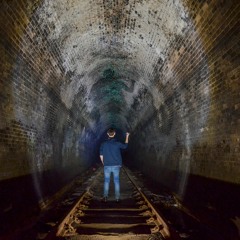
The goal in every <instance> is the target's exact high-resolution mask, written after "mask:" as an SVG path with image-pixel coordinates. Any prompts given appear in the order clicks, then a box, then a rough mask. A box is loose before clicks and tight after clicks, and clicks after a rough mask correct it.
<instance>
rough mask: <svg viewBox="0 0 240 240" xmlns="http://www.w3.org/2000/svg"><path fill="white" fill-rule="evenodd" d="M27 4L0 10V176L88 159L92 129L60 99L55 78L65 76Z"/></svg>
mask: <svg viewBox="0 0 240 240" xmlns="http://www.w3.org/2000/svg"><path fill="white" fill-rule="evenodd" d="M31 4H33V3H28V4H27V5H26V3H24V4H23V3H22V2H21V1H12V2H10V3H5V4H3V10H2V12H1V56H3V61H1V73H2V76H1V79H0V85H1V121H0V126H1V127H0V141H1V144H0V148H1V151H0V162H1V175H0V179H1V180H2V179H9V178H13V177H18V176H22V175H27V174H30V173H35V172H42V171H47V170H51V169H54V168H64V167H65V168H67V167H74V166H76V167H79V169H80V168H81V169H82V167H84V166H85V167H87V166H89V165H90V164H91V159H89V157H90V156H91V151H90V152H86V148H88V149H89V148H90V149H91V146H93V145H94V142H93V144H89V141H90V140H91V139H92V138H93V135H92V133H91V129H90V128H89V126H88V124H87V122H86V121H85V120H82V118H81V113H80V112H73V111H72V110H70V109H68V108H67V107H66V106H65V104H64V103H63V102H62V100H61V97H60V92H59V88H58V85H57V83H58V82H59V81H63V80H65V79H67V78H68V76H66V75H65V74H64V70H63V68H62V62H61V61H60V60H59V55H60V53H59V49H58V48H57V46H56V45H54V44H50V43H49V42H48V41H47V32H46V31H44V30H42V29H40V27H39V23H38V22H37V19H36V18H35V17H34V15H33V13H34V9H35V8H37V7H38V5H37V2H36V3H35V4H36V5H34V4H33V5H31ZM79 123H80V124H79ZM84 128H86V130H84ZM83 133H84V134H83ZM91 141H92V140H91Z"/></svg>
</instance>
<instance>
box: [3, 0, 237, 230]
mask: <svg viewBox="0 0 240 240" xmlns="http://www.w3.org/2000/svg"><path fill="white" fill-rule="evenodd" d="M0 21H1V24H0V28H1V32H0V34H1V37H0V55H1V64H0V73H1V78H0V91H1V94H0V99H1V101H0V196H1V197H0V209H1V215H2V216H3V218H4V219H5V217H6V216H8V215H11V216H12V218H14V219H18V226H19V224H20V225H21V224H23V222H21V221H19V219H20V220H22V219H24V218H27V217H30V216H31V214H32V212H33V209H34V211H35V212H36V211H38V209H39V208H41V207H43V206H44V204H47V200H48V198H49V197H51V196H53V195H54V194H56V193H57V192H58V191H59V190H60V189H62V188H63V187H64V186H65V185H66V184H68V183H69V182H70V181H71V180H72V179H73V178H74V177H75V176H77V175H78V174H79V173H82V172H84V171H85V170H86V169H89V167H91V166H93V165H94V164H100V161H99V159H98V148H99V144H100V143H101V141H102V140H103V138H104V136H105V133H106V130H107V129H108V128H109V127H114V128H116V129H117V130H118V134H119V136H120V137H123V136H124V133H125V132H126V131H129V132H130V133H131V136H130V143H129V147H128V151H127V153H126V156H125V160H124V161H125V162H124V163H125V164H126V165H128V166H130V167H131V168H133V169H138V170H140V171H142V172H143V174H144V175H146V176H147V177H149V179H151V180H152V181H153V182H154V183H156V184H159V186H164V187H166V188H167V189H169V191H171V192H173V193H175V194H176V196H178V198H179V199H181V201H182V203H183V204H184V205H185V206H187V207H188V208H189V209H191V210H193V211H195V214H196V215H197V216H198V217H199V218H200V217H202V219H207V220H206V221H208V220H209V219H211V220H212V222H214V219H215V218H218V217H222V218H224V219H225V221H227V222H228V223H229V224H232V225H233V226H234V227H235V228H236V229H238V230H239V229H240V204H239V203H240V185H239V184H240V79H239V77H240V74H239V72H240V64H239V63H240V55H239V54H240V2H239V1H238V0H101V1H100V0H95V1H93V0H91V1H90V0H78V1H77V0H65V1H64V0H54V1H51V0H2V1H1V8H0ZM40 203H41V204H40ZM13 212H14V213H16V212H17V214H15V215H14V214H13ZM13 216H14V217H13ZM3 218H2V219H3ZM7 219H8V218H7ZM9 219H10V217H9ZM1 221H2V220H1ZM11 221H13V220H11ZM13 225H14V221H13ZM218 227H219V226H218ZM224 227H225V225H224V226H221V228H224ZM239 231H240V230H239Z"/></svg>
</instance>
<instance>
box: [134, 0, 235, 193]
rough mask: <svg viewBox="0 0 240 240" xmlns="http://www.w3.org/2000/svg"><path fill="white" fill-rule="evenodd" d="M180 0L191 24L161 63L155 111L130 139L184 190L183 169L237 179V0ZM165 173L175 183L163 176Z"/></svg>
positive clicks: (150, 164) (145, 162) (157, 174)
mask: <svg viewBox="0 0 240 240" xmlns="http://www.w3.org/2000/svg"><path fill="white" fill-rule="evenodd" d="M185 5H186V6H187V8H188V9H189V17H190V18H192V19H193V22H192V24H193V26H192V28H189V29H188V30H187V31H186V35H185V37H184V38H182V39H179V40H178V41H176V42H175V43H174V44H173V46H172V51H171V52H170V54H169V58H168V60H167V61H165V63H164V65H163V67H162V70H161V75H160V78H159V80H160V83H161V84H162V83H164V82H167V83H168V84H167V85H165V86H164V85H163V84H162V85H161V88H160V89H161V91H163V93H164V96H165V102H164V104H163V105H162V107H161V108H160V109H159V110H160V111H159V114H160V117H159V118H158V117H157V115H158V114H157V113H156V114H155V115H153V116H152V117H150V118H149V119H146V124H145V125H143V126H142V125H140V126H139V129H138V133H137V134H136V136H134V139H133V142H134V141H136V142H137V144H135V143H133V145H135V150H134V153H133V154H136V155H137V157H136V159H138V161H139V160H140V161H141V164H140V165H141V166H142V169H147V171H148V173H149V174H151V176H154V178H155V179H158V180H159V179H161V182H162V183H163V184H168V183H169V185H171V186H172V187H173V186H174V188H175V189H176V191H178V192H179V193H180V194H183V195H184V189H185V184H187V180H188V175H189V174H193V175H199V176H204V177H207V178H212V179H218V180H222V181H227V182H232V183H238V184H239V183H240V178H239V176H240V172H239V171H240V161H239V156H240V138H239V133H240V132H239V131H240V125H239V99H240V93H239V92H240V91H239V90H240V84H239V83H240V82H239V53H240V51H239V37H240V32H239V11H240V9H239V4H237V2H235V3H234V1H225V2H224V3H223V4H219V2H218V1H206V2H205V1H201V2H198V1H192V2H189V3H188V2H185ZM193 29H195V30H193ZM170 70H171V76H170V79H169V77H168V75H169V71H170ZM168 79H169V80H168ZM141 124H142V123H141ZM166 129H167V130H168V131H167V132H166ZM137 139H142V140H140V141H137ZM139 149H141V150H139ZM156 168H157V169H159V170H158V171H156V170H155V169H156ZM172 174H174V175H177V176H178V177H176V178H175V180H174V181H175V183H173V182H174V181H173V179H171V180H169V181H166V180H167V179H169V178H174V177H173V175H172Z"/></svg>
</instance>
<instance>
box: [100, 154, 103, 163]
mask: <svg viewBox="0 0 240 240" xmlns="http://www.w3.org/2000/svg"><path fill="white" fill-rule="evenodd" d="M100 159H101V162H102V164H103V165H104V163H103V155H100Z"/></svg>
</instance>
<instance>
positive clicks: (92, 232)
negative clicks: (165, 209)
mask: <svg viewBox="0 0 240 240" xmlns="http://www.w3.org/2000/svg"><path fill="white" fill-rule="evenodd" d="M103 178H104V177H103V169H102V168H100V169H98V171H97V172H96V173H95V176H94V177H92V179H91V181H90V182H89V184H88V186H87V187H86V189H85V190H84V191H83V192H82V193H81V195H80V196H79V198H78V200H77V202H76V203H75V204H74V206H73V207H72V208H71V210H70V211H69V212H68V214H67V215H66V216H65V217H64V219H63V221H61V222H60V224H59V225H58V226H57V227H56V235H55V236H56V239H74V240H77V239H83V240H84V239H88V240H92V239H96V240H102V239H109V240H114V239H123V240H124V239H125V240H127V239H131V240H140V239H142V240H144V239H146V240H147V239H148V240H155V239H172V238H170V232H169V227H168V225H167V224H166V222H165V221H164V219H163V218H162V217H161V216H160V214H159V213H158V212H157V210H156V209H155V208H154V206H153V205H152V204H151V202H150V201H149V200H148V198H147V196H146V195H145V194H144V193H143V192H142V190H141V188H140V187H139V186H138V184H137V181H136V179H135V177H134V176H132V175H131V172H130V171H129V170H128V169H126V168H125V167H124V168H122V170H121V174H120V181H121V201H120V202H116V201H115V199H114V186H113V183H112V182H113V181H111V184H110V197H109V198H108V201H107V202H103V201H102V189H103ZM111 196H112V197H111Z"/></svg>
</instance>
